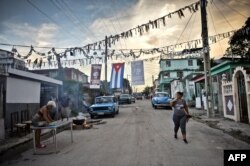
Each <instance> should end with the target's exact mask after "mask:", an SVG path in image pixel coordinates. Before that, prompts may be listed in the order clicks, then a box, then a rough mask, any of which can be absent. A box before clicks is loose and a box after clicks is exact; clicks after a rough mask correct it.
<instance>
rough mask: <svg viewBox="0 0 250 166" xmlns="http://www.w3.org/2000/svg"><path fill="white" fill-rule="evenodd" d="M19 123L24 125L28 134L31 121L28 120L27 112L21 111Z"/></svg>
mask: <svg viewBox="0 0 250 166" xmlns="http://www.w3.org/2000/svg"><path fill="white" fill-rule="evenodd" d="M21 123H22V124H26V130H27V131H28V132H29V133H30V131H31V130H30V126H31V123H32V121H31V120H30V116H29V110H22V111H21Z"/></svg>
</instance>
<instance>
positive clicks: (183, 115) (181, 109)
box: [170, 92, 190, 144]
mask: <svg viewBox="0 0 250 166" xmlns="http://www.w3.org/2000/svg"><path fill="white" fill-rule="evenodd" d="M182 97H183V92H176V98H175V99H174V100H173V101H171V103H170V105H171V107H173V110H174V114H173V121H174V137H175V139H177V133H178V130H179V128H181V133H182V137H183V141H184V142H185V143H186V144H187V143H188V141H187V138H186V123H187V120H188V118H189V117H190V115H189V112H188V106H187V104H186V101H185V100H184V99H182Z"/></svg>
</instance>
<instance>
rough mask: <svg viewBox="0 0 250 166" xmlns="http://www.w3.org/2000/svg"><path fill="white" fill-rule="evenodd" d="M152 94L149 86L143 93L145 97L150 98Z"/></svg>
mask: <svg viewBox="0 0 250 166" xmlns="http://www.w3.org/2000/svg"><path fill="white" fill-rule="evenodd" d="M150 92H151V88H150V87H149V86H146V87H145V88H144V90H143V93H144V94H145V96H148V95H149V94H150Z"/></svg>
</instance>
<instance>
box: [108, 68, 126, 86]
mask: <svg viewBox="0 0 250 166" xmlns="http://www.w3.org/2000/svg"><path fill="white" fill-rule="evenodd" d="M123 75H124V63H113V64H112V72H111V79H110V88H123Z"/></svg>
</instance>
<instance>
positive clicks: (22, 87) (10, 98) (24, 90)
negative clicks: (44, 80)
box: [6, 77, 41, 103]
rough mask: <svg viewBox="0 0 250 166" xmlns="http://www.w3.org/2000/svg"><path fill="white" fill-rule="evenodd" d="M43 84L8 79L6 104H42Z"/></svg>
mask: <svg viewBox="0 0 250 166" xmlns="http://www.w3.org/2000/svg"><path fill="white" fill-rule="evenodd" d="M40 89H41V83H40V82H35V81H29V80H23V79H18V78H11V77H8V78H7V91H6V103H40Z"/></svg>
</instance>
